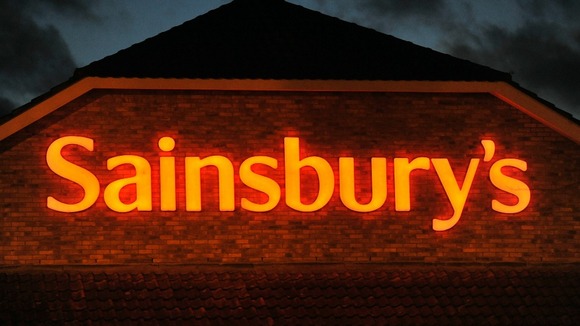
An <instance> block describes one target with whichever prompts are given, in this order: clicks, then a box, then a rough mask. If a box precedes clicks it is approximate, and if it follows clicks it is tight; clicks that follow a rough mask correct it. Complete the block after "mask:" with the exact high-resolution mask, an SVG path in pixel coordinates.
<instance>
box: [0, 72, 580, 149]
mask: <svg viewBox="0 0 580 326" xmlns="http://www.w3.org/2000/svg"><path fill="white" fill-rule="evenodd" d="M94 89H127V90H225V91H301V92H305V91H306V92H389V93H398V92H401V93H489V94H492V95H494V96H496V97H497V98H499V99H500V100H502V101H504V102H506V103H508V104H509V105H511V106H513V107H515V108H517V109H518V110H520V111H522V112H524V113H526V114H527V115H529V116H531V117H532V118H534V119H536V120H538V121H539V122H541V123H542V124H544V125H546V126H548V127H550V128H552V129H553V130H555V131H556V132H558V133H560V134H561V135H563V136H565V137H567V138H569V139H571V140H572V141H574V142H576V143H577V144H580V126H579V125H578V124H576V123H574V122H573V121H571V120H570V119H567V118H566V117H564V116H562V115H560V114H558V113H557V112H555V111H554V110H552V109H551V108H549V107H547V106H546V105H545V104H543V103H541V102H540V101H538V100H537V99H535V98H533V97H532V96H529V95H528V94H526V93H524V92H522V91H521V90H519V89H517V88H515V87H514V86H512V85H510V84H509V83H506V82H471V81H351V80H258V79H252V80H245V79H153V78H151V79H147V78H101V77H87V78H84V79H81V80H79V81H78V82H75V83H74V84H72V85H70V86H68V87H66V88H64V89H63V90H60V91H58V92H56V93H55V94H53V95H52V96H50V97H48V98H46V99H44V100H42V101H40V102H39V103H37V104H35V105H33V106H32V107H31V108H29V109H28V110H26V111H24V112H22V113H21V114H19V115H17V116H15V117H14V118H12V119H10V120H8V121H6V122H5V123H4V124H2V125H0V140H3V139H5V138H7V137H9V136H10V135H12V134H14V133H16V132H18V131H19V130H21V129H23V128H25V127H27V126H29V125H30V124H32V123H34V122H35V121H38V120H40V119H41V118H43V117H45V116H46V115H48V114H50V113H52V112H54V111H55V110H58V109H59V108H60V107H62V106H64V105H66V104H67V103H69V102H71V101H73V100H75V99H76V98H78V97H80V96H82V95H84V94H86V93H88V92H89V91H91V90H94Z"/></svg>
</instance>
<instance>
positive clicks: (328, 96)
mask: <svg viewBox="0 0 580 326" xmlns="http://www.w3.org/2000/svg"><path fill="white" fill-rule="evenodd" d="M68 135H77V136H83V137H89V138H92V139H94V142H95V149H94V151H93V152H89V151H85V150H83V149H81V148H76V149H71V150H70V152H69V151H67V155H70V156H68V157H70V159H71V160H73V161H74V162H77V163H78V164H79V165H81V166H83V167H85V168H86V169H88V170H90V171H92V172H93V173H94V174H95V175H96V176H97V177H98V178H99V180H100V182H101V194H100V196H99V198H98V200H97V202H96V204H95V205H94V206H93V207H91V208H89V209H87V210H85V211H83V212H79V213H61V212H56V211H53V210H50V209H48V208H47V207H46V198H47V196H54V197H56V198H59V199H61V200H62V201H65V200H71V201H72V202H74V201H76V200H79V199H80V197H81V196H82V192H81V191H79V190H80V189H79V188H78V187H77V186H75V185H74V184H72V183H71V182H70V181H66V180H63V179H62V178H60V177H58V176H57V175H55V174H54V173H52V172H51V171H50V170H49V169H48V167H47V165H46V160H45V153H46V149H47V148H48V146H49V145H50V143H51V142H52V141H54V140H55V139H57V138H59V137H63V136H68ZM162 136H171V137H173V138H174V139H175V140H176V147H175V149H174V150H173V151H172V153H173V155H174V156H175V157H176V171H177V175H178V177H177V210H176V212H161V211H160V209H159V204H158V203H159V191H158V187H159V183H158V181H157V180H158V177H159V168H158V161H159V152H160V151H159V149H158V147H157V141H158V139H159V138H160V137H162ZM284 137H299V138H300V147H301V157H306V156H320V157H323V158H325V159H326V160H327V161H328V162H329V163H330V164H331V166H332V168H333V170H334V174H335V191H334V196H333V197H332V199H331V200H330V202H329V203H328V204H327V205H326V206H325V207H323V208H322V209H321V210H319V211H317V212H312V213H301V212H297V211H295V210H292V209H290V208H288V207H287V205H286V204H285V203H284V190H282V198H281V200H280V203H279V204H278V206H277V207H276V208H275V209H274V210H272V211H270V212H266V213H255V212H249V211H247V210H244V209H242V208H241V207H240V199H241V198H242V197H247V198H251V199H254V200H260V198H262V199H263V197H260V195H259V193H257V192H256V191H255V190H251V189H249V188H248V187H245V186H244V185H243V184H242V183H241V182H240V180H239V177H238V176H237V169H238V167H239V165H240V164H241V162H242V161H243V160H244V159H246V158H248V157H250V156H255V155H266V156H270V157H273V158H275V159H277V160H278V165H279V166H278V169H275V170H274V169H267V171H265V172H264V173H265V174H266V175H268V176H269V177H270V178H272V179H274V180H276V181H277V182H278V183H279V184H281V185H282V189H284V186H283V183H284V156H283V155H284ZM482 139H492V140H493V141H494V142H495V144H496V151H495V155H494V158H493V159H492V160H491V161H490V162H483V160H482V161H481V162H480V164H479V167H478V170H477V172H476V176H475V178H474V181H473V186H472V188H471V191H470V195H469V197H468V200H467V203H466V205H465V206H466V207H465V210H464V212H463V214H462V217H461V220H460V221H459V223H458V224H457V225H456V226H455V227H454V228H452V229H451V230H449V231H444V232H435V231H433V229H432V224H431V221H432V219H433V218H436V217H444V216H448V217H449V216H451V214H452V212H453V210H452V207H451V205H450V203H449V201H448V200H447V197H446V195H445V191H444V189H443V187H442V186H441V183H440V182H439V179H438V178H437V174H436V172H435V171H434V168H433V166H431V169H430V170H428V171H416V172H413V173H414V174H413V177H412V182H411V193H412V196H411V210H410V211H409V212H398V211H395V209H394V181H393V158H394V157H402V158H404V157H407V158H410V159H412V158H415V157H420V156H424V157H428V158H448V159H449V161H450V164H451V167H452V168H453V169H454V171H455V174H456V176H458V178H461V177H462V176H463V175H465V171H466V170H467V166H468V164H469V161H470V159H472V158H479V159H483V148H482V146H481V144H480V141H481V140H482ZM125 154H131V155H139V156H142V157H144V158H146V159H147V160H148V161H149V162H150V164H151V167H152V179H153V210H152V211H151V212H136V211H133V212H129V213H116V212H113V211H112V210H110V209H109V208H108V207H107V206H106V205H105V203H104V201H103V190H104V188H105V187H106V186H107V185H108V184H109V183H111V182H112V181H114V180H117V179H119V178H122V177H124V176H123V174H122V173H126V174H125V176H127V175H130V174H131V170H127V169H123V168H119V169H115V170H114V171H108V170H107V168H106V161H107V159H108V158H110V157H113V156H118V155H125ZM210 155H222V156H225V157H227V158H228V159H229V160H230V161H232V162H233V165H234V167H235V171H236V186H235V191H236V210H235V211H233V212H220V211H219V209H218V206H217V199H216V197H217V187H216V181H215V179H216V178H215V172H214V171H213V170H212V169H208V170H207V171H205V172H204V173H205V174H206V175H205V177H204V195H203V196H204V197H203V203H202V205H203V209H202V211H201V212H187V211H186V210H185V191H184V175H183V171H184V157H185V156H190V157H192V156H200V157H206V156H210ZM346 156H352V157H355V159H356V162H357V168H360V169H361V170H360V171H363V172H361V174H360V175H359V176H360V179H362V180H363V181H361V183H359V184H357V192H358V193H369V189H370V182H369V181H368V178H369V168H368V167H369V159H370V157H385V158H387V162H388V166H387V187H388V195H387V200H386V203H385V205H384V206H383V207H382V208H381V209H379V210H377V211H374V212H370V213H355V212H352V211H350V210H348V209H346V208H345V207H344V205H343V204H342V203H341V201H340V198H339V195H338V194H339V180H338V157H346ZM503 158H517V159H521V160H524V161H526V162H527V163H528V170H527V171H526V172H521V171H520V172H518V171H512V172H513V173H514V176H515V177H517V178H519V179H520V180H522V181H524V182H525V183H526V184H527V185H529V187H530V188H531V202H530V204H529V206H528V207H527V208H526V209H525V210H524V211H523V212H521V213H517V214H502V213H497V212H495V211H493V210H492V209H491V201H492V200H493V199H499V200H501V201H504V202H510V201H511V203H513V200H514V198H513V196H511V195H508V194H506V193H505V192H503V191H501V190H498V189H496V188H495V187H494V186H493V185H492V184H491V183H490V181H489V169H490V167H491V165H492V164H493V163H494V162H496V161H497V160H498V159H503ZM0 161H1V162H2V168H1V169H0V192H1V193H2V196H1V197H0V232H1V234H2V237H0V264H2V265H13V264H131V263H136V264H149V263H208V262H209V263H273V262H275V263H284V262H344V261H346V262H443V263H445V262H506V261H507V262H526V263H541V262H550V263H553V262H578V261H579V260H580V250H579V249H580V235H579V234H578V231H579V229H580V217H579V216H578V212H579V211H580V201H578V200H577V194H578V193H580V184H579V183H578V180H580V169H579V168H578V167H579V166H580V152H579V151H578V145H577V144H575V143H573V142H572V141H570V140H568V139H566V138H564V137H562V136H560V135H558V134H557V133H555V132H553V131H552V130H551V129H549V128H547V127H545V126H543V125H541V124H540V123H538V122H537V121H535V120H533V119H531V118H530V117H528V116H527V115H525V114H523V113H521V112H520V111H518V110H516V109H514V108H512V107H510V106H508V105H507V104H505V103H504V102H502V101H500V100H498V99H496V98H495V97H493V96H491V95H485V94H462V95H458V94H428V93H425V94H414V93H332V92H325V93H316V92H313V93H301V92H295V93H290V92H288V93H283V92H233V91H232V92H218V91H197V92H195V91H188V92H169V91H164V92H162V91H157V92H153V91H150V92H146V91H141V92H140V91H93V92H91V93H89V94H87V95H85V96H83V97H81V98H80V99H78V100H76V101H73V102H71V103H70V104H68V105H66V106H65V107H63V108H61V109H59V110H57V111H55V112H54V113H52V114H50V115H49V116H47V117H45V118H43V119H42V120H40V121H38V122H36V123H34V124H32V125H31V126H29V127H27V128H25V129H23V130H21V131H20V132H18V133H16V134H15V135H13V136H11V137H9V138H7V139H5V140H3V141H2V142H0ZM309 172H310V171H309V170H308V169H305V171H304V176H303V184H304V189H303V190H304V192H305V193H306V194H303V196H304V200H305V201H308V200H313V199H314V195H312V194H310V195H308V192H309V191H313V190H315V189H316V187H315V181H313V180H315V179H314V176H313V175H312V174H309ZM364 177H366V178H367V179H364ZM364 180H366V181H364ZM131 194H132V192H131V191H130V190H129V191H127V196H128V199H127V200H129V201H130V200H132V199H131V196H132V195H131ZM367 199H368V197H367Z"/></svg>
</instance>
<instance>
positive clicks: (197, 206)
mask: <svg viewBox="0 0 580 326" xmlns="http://www.w3.org/2000/svg"><path fill="white" fill-rule="evenodd" d="M481 144H482V146H483V148H484V150H485V154H484V158H483V160H484V161H485V162H489V161H491V159H492V158H493V156H494V154H495V143H494V142H493V141H492V140H482V141H481ZM65 146H79V147H82V148H84V149H85V150H87V151H91V152H92V151H93V150H94V140H93V139H91V138H86V137H80V136H67V137H62V138H59V139H57V140H55V141H54V142H52V143H51V144H50V146H49V147H48V150H47V152H46V161H47V163H48V167H49V168H50V170H51V171H52V172H54V173H55V174H57V175H58V176H60V177H62V178H64V179H67V180H69V181H71V182H73V183H76V184H78V185H79V186H80V187H82V189H83V190H84V196H83V198H82V199H81V200H80V201H78V202H76V203H65V202H62V201H60V200H59V199H57V198H54V197H53V196H49V197H48V198H47V207H48V208H50V209H52V210H55V211H58V212H79V211H83V210H86V209H88V208H90V207H91V206H93V205H94V204H95V202H96V201H97V199H98V197H99V195H100V192H101V186H100V182H99V179H98V178H97V176H96V175H95V174H94V173H92V172H91V171H89V170H87V169H86V168H84V167H82V166H79V165H77V164H75V163H72V162H70V161H68V160H67V159H66V158H64V157H63V155H62V150H63V148H64V147H65ZM158 147H159V149H160V150H161V151H162V152H164V153H167V154H169V153H170V152H171V151H172V150H173V149H174V148H175V140H174V139H173V138H171V137H162V138H161V139H160V140H159V143H158ZM106 163H107V169H108V170H114V169H115V168H117V167H119V166H121V165H125V164H128V165H130V166H132V167H133V169H134V171H135V174H134V175H133V176H131V177H127V178H121V179H118V180H115V181H113V182H111V183H109V184H108V185H107V186H106V187H105V189H104V192H103V199H104V202H105V204H106V205H107V207H109V208H110V209H111V210H113V211H116V212H119V213H124V212H130V211H133V210H137V211H151V210H153V197H152V176H151V163H150V162H149V161H147V160H146V159H145V158H143V157H141V156H138V155H120V156H114V157H111V158H109V159H107V162H106ZM184 163H185V171H184V173H185V208H186V210H187V211H191V212H198V211H201V210H202V200H201V197H202V196H201V193H202V189H201V188H202V187H201V171H202V169H204V168H206V167H210V166H211V167H215V168H217V170H218V178H219V210H220V211H233V210H234V209H235V202H236V199H235V195H234V183H235V177H234V175H235V171H234V166H233V163H232V162H231V161H230V160H229V159H228V158H226V157H224V156H219V155H212V156H208V157H205V158H201V157H189V156H188V157H185V162H184ZM479 163H480V159H478V158H472V159H471V160H470V161H469V165H468V168H467V172H466V174H465V176H464V178H463V182H462V185H460V184H459V182H458V180H457V178H456V177H455V174H454V172H453V169H452V168H451V165H450V164H449V160H448V159H446V158H428V157H417V158H414V159H412V160H411V161H409V159H408V158H400V157H397V158H394V159H393V166H394V198H395V210H396V211H410V210H411V199H410V196H411V191H410V180H411V174H412V172H413V171H414V170H430V169H431V166H433V168H434V170H435V173H436V174H437V177H438V179H439V181H440V182H441V185H442V186H443V189H444V191H445V194H446V196H447V199H448V200H449V203H450V204H451V206H452V208H453V215H452V216H451V217H450V218H446V219H438V218H435V219H433V229H434V230H436V231H445V230H449V229H451V228H452V227H453V226H455V224H457V222H458V221H459V220H460V219H461V214H462V213H463V209H464V206H465V203H466V201H467V197H468V196H469V193H470V190H471V185H472V183H473V180H474V178H475V175H476V171H477V168H478V166H479ZM257 165H263V166H266V167H269V168H271V169H278V160H276V159H275V158H273V157H269V156H252V157H249V158H247V159H245V160H244V161H243V162H242V163H241V165H240V167H239V169H238V175H239V178H240V180H241V182H242V183H243V184H244V185H245V186H247V187H249V188H251V189H254V190H256V191H259V192H261V193H263V194H265V195H266V196H267V198H268V199H267V201H266V202H264V203H257V202H254V201H252V200H251V199H249V198H241V199H240V206H241V208H242V209H245V210H248V211H251V212H267V211H270V210H272V209H274V208H275V207H276V206H277V205H278V204H279V202H280V199H281V194H282V191H281V186H280V184H279V183H278V182H277V181H276V180H274V179H272V178H270V177H267V176H265V175H262V174H259V173H257V172H255V171H254V170H253V169H252V167H254V166H257ZM304 168H309V169H311V170H313V171H315V173H316V175H317V177H318V191H317V193H316V196H315V199H314V200H313V201H312V202H310V203H304V202H303V199H302V196H301V186H302V179H301V171H302V169H304ZM503 168H513V169H518V170H520V171H526V170H527V163H526V162H525V161H522V160H519V159H515V158H506V159H500V160H497V161H496V162H494V163H493V164H492V166H491V168H490V171H489V179H490V181H491V183H492V184H493V185H494V186H495V187H496V188H497V189H499V190H501V191H504V192H506V193H509V194H512V195H513V196H515V197H517V199H518V200H517V203H516V204H506V203H502V202H501V201H499V200H496V199H493V200H492V203H491V208H492V209H493V210H494V211H496V212H501V213H518V212H521V211H522V210H524V209H525V208H526V207H527V206H528V204H529V202H530V189H529V187H528V185H527V184H526V183H524V182H523V181H521V180H518V179H516V178H514V177H512V176H508V175H506V174H504V172H503V170H502V169H503ZM338 183H339V192H340V200H341V202H342V203H343V205H344V206H345V207H347V208H348V209H350V210H352V211H355V212H372V211H376V210H378V209H380V208H381V207H382V206H383V205H384V204H385V201H386V199H387V159H386V158H384V157H373V158H371V192H372V195H371V199H370V201H369V202H367V203H360V202H359V201H358V200H357V199H356V189H355V171H354V158H353V157H339V159H338ZM129 185H131V186H134V189H135V199H134V201H132V202H130V203H126V202H124V201H123V200H121V196H120V193H121V191H122V189H123V188H125V187H127V186H129ZM159 185H160V196H159V198H160V199H159V209H160V210H161V211H175V210H176V209H177V205H176V169H175V157H173V156H161V157H160V158H159ZM284 187H285V188H284V190H285V191H284V193H285V203H286V205H287V206H288V207H290V208H292V209H294V210H296V211H299V212H314V211H317V210H320V209H322V208H324V207H325V206H326V205H327V204H328V202H329V201H330V199H331V197H332V196H333V194H334V189H335V171H333V169H332V166H331V165H330V163H329V162H328V161H327V160H326V159H324V158H322V157H319V156H308V157H303V158H301V157H300V139H299V138H297V137H286V138H284Z"/></svg>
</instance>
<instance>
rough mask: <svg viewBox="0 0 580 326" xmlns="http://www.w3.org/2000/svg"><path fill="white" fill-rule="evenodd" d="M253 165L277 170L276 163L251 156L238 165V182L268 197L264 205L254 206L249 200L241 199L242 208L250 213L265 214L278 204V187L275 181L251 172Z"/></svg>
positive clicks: (266, 158)
mask: <svg viewBox="0 0 580 326" xmlns="http://www.w3.org/2000/svg"><path fill="white" fill-rule="evenodd" d="M254 164H264V165H267V166H269V167H271V168H273V169H276V168H278V161H277V160H276V159H274V158H272V157H269V156H253V157H250V158H248V159H246V160H245V161H244V162H243V163H242V165H240V180H242V182H243V183H244V184H245V185H246V186H248V187H250V188H252V189H256V190H258V191H261V192H263V193H265V194H266V195H267V196H268V201H267V202H266V203H264V204H256V203H253V202H251V201H250V200H249V199H246V198H242V208H243V209H247V210H249V211H252V212H267V211H269V210H272V209H274V207H276V205H278V203H279V202H280V185H279V184H278V183H277V182H276V181H274V180H272V179H270V178H268V177H265V176H263V175H259V174H257V173H255V172H254V171H252V165H254Z"/></svg>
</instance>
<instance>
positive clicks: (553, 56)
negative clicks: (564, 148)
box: [445, 0, 580, 118]
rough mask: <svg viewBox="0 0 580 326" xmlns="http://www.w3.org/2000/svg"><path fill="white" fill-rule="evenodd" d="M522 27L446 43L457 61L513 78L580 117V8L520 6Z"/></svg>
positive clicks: (568, 4) (462, 35) (481, 31)
mask: <svg viewBox="0 0 580 326" xmlns="http://www.w3.org/2000/svg"><path fill="white" fill-rule="evenodd" d="M518 5H519V9H520V14H521V15H522V17H523V19H522V23H521V24H520V25H519V26H517V28H515V29H513V30H509V29H506V28H505V27H499V26H496V25H491V24H489V25H483V26H477V27H478V29H477V30H475V31H474V29H473V28H471V29H466V30H463V31H460V32H455V33H454V35H453V37H452V38H450V39H448V40H447V41H446V42H445V47H446V48H447V50H448V51H449V52H450V53H451V54H453V55H456V56H459V57H462V58H466V59H469V60H472V61H475V62H478V63H482V64H485V65H489V66H492V67H494V68H496V69H500V70H503V71H507V72H511V73H512V74H513V79H514V80H515V81H516V82H518V83H520V84H521V85H522V86H524V87H525V88H527V89H529V90H532V91H534V92H536V93H538V95H540V96H541V97H542V98H544V99H546V100H548V101H551V102H553V103H554V104H556V105H557V106H558V107H560V108H561V109H564V110H567V111H569V112H571V113H572V114H574V115H575V116H576V117H577V118H578V117H580V92H578V89H580V74H578V72H580V37H579V33H580V24H579V23H578V21H577V18H575V17H578V14H580V3H579V2H577V1H565V0H561V1H549V2H548V1H535V0H532V1H529V0H528V1H518Z"/></svg>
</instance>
